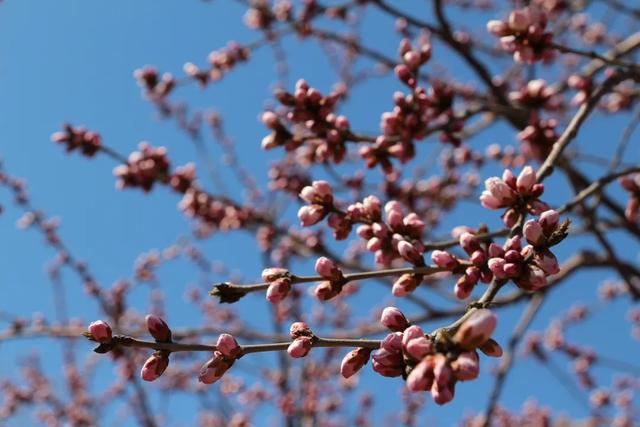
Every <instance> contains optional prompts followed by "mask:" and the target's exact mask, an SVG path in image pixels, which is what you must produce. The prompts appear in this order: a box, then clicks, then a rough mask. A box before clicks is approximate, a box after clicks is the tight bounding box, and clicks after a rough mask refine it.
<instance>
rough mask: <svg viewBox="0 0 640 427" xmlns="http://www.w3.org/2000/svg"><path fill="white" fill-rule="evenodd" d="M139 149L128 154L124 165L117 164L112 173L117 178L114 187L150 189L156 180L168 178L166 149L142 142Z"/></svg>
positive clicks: (164, 180)
mask: <svg viewBox="0 0 640 427" xmlns="http://www.w3.org/2000/svg"><path fill="white" fill-rule="evenodd" d="M138 148H139V150H140V151H134V152H133V153H131V154H130V155H129V159H128V160H127V164H126V165H120V166H117V167H116V168H115V169H113V174H114V175H115V176H116V177H117V178H118V181H117V183H116V188H118V189H119V190H122V189H123V188H127V187H140V188H142V189H143V190H144V191H150V190H151V188H152V187H153V184H154V183H155V182H156V181H162V182H166V181H167V180H168V179H169V175H168V174H169V159H168V158H167V149H166V148H164V147H158V148H154V147H151V146H150V145H149V144H147V143H145V142H142V143H140V145H139V146H138Z"/></svg>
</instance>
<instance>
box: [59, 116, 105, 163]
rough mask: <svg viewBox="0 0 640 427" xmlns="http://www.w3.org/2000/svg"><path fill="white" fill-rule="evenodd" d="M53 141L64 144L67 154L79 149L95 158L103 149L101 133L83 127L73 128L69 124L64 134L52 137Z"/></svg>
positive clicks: (64, 129)
mask: <svg viewBox="0 0 640 427" xmlns="http://www.w3.org/2000/svg"><path fill="white" fill-rule="evenodd" d="M51 140H52V141H53V142H57V143H59V144H64V145H65V146H66V149H67V152H71V151H74V150H76V149H79V150H80V152H81V153H82V154H83V155H85V156H87V157H93V156H94V155H95V154H96V153H97V152H98V151H99V150H100V148H101V137H100V134H99V133H97V132H93V131H90V130H87V129H85V128H83V127H76V126H72V125H70V124H68V123H65V125H64V127H63V131H62V132H56V133H54V134H53V135H51Z"/></svg>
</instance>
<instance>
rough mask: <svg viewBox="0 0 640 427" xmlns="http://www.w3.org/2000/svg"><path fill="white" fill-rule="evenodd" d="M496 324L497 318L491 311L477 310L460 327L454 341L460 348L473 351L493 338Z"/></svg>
mask: <svg viewBox="0 0 640 427" xmlns="http://www.w3.org/2000/svg"><path fill="white" fill-rule="evenodd" d="M496 322H497V321H496V316H495V314H493V313H492V312H491V311H490V310H487V309H479V310H476V311H475V312H473V313H472V314H471V316H470V317H469V318H468V319H467V320H465V321H464V322H463V323H462V325H460V327H459V328H458V330H457V331H456V333H455V335H454V337H453V339H454V341H456V342H457V343H458V345H460V347H462V348H464V349H468V350H473V349H475V348H477V347H478V346H480V345H482V344H484V343H485V342H486V341H487V340H488V339H489V338H491V334H493V331H494V330H495V328H496Z"/></svg>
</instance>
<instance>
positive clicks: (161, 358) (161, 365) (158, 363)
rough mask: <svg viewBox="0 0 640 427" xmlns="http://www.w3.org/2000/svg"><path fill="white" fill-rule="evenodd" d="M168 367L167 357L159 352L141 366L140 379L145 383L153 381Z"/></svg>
mask: <svg viewBox="0 0 640 427" xmlns="http://www.w3.org/2000/svg"><path fill="white" fill-rule="evenodd" d="M167 366H169V357H168V356H167V355H166V354H164V353H161V352H156V353H154V354H153V355H152V356H151V357H149V358H148V359H147V361H146V362H145V363H144V365H143V366H142V370H141V371H140V378H142V379H143V380H145V381H155V380H157V379H158V378H160V376H161V375H162V374H163V373H164V371H165V370H166V369H167Z"/></svg>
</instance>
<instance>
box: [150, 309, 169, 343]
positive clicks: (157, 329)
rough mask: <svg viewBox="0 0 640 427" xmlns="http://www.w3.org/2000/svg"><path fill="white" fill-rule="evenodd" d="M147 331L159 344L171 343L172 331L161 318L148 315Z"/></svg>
mask: <svg viewBox="0 0 640 427" xmlns="http://www.w3.org/2000/svg"><path fill="white" fill-rule="evenodd" d="M145 322H146V324H147V329H148V330H149V333H150V334H151V336H153V338H154V339H155V340H156V341H157V342H171V329H169V326H168V325H167V323H166V322H165V321H164V320H162V319H161V318H160V317H158V316H155V315H153V314H148V315H147V316H146V317H145Z"/></svg>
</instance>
